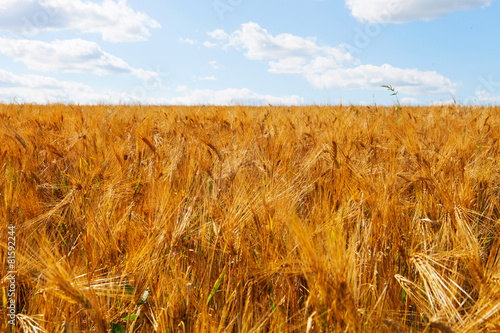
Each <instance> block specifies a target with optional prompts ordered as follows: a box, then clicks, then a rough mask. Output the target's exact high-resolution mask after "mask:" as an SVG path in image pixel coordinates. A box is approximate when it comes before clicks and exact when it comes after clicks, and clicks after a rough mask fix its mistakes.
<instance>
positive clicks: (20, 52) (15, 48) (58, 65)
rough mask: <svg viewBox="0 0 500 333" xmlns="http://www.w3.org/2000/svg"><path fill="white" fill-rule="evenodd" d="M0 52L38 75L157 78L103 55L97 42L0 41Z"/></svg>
mask: <svg viewBox="0 0 500 333" xmlns="http://www.w3.org/2000/svg"><path fill="white" fill-rule="evenodd" d="M0 52H1V53H3V54H5V55H7V56H9V57H11V58H13V59H14V60H15V61H20V62H22V63H24V64H25V65H26V67H28V68H29V69H31V70H35V71H41V72H60V73H94V74H97V75H117V74H128V75H135V76H137V77H139V78H140V79H144V80H147V79H150V78H153V77H156V76H157V74H156V73H155V72H151V71H147V70H143V69H135V68H132V67H130V66H129V65H128V64H127V63H126V62H125V61H124V60H122V59H120V58H118V57H115V56H113V55H111V54H109V53H107V52H104V51H103V50H102V49H101V48H100V46H99V45H98V44H97V43H95V42H91V41H86V40H83V39H71V40H56V41H54V42H52V43H46V42H42V41H35V40H15V39H8V38H0Z"/></svg>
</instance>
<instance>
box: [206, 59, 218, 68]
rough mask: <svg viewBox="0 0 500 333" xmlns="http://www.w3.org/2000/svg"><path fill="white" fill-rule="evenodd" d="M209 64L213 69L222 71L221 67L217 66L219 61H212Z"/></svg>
mask: <svg viewBox="0 0 500 333" xmlns="http://www.w3.org/2000/svg"><path fill="white" fill-rule="evenodd" d="M208 64H209V65H210V67H212V68H213V69H220V66H219V65H217V61H215V60H210V61H209V62H208Z"/></svg>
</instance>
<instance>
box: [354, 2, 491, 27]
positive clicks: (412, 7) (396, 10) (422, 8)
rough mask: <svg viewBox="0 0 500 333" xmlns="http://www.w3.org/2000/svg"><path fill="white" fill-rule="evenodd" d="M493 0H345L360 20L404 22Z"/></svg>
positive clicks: (482, 5)
mask: <svg viewBox="0 0 500 333" xmlns="http://www.w3.org/2000/svg"><path fill="white" fill-rule="evenodd" d="M491 2H493V0H346V5H347V7H349V9H350V10H351V14H352V16H354V17H355V18H356V19H358V20H360V21H368V22H379V23H382V22H389V23H406V22H411V21H415V20H423V21H428V20H432V19H435V18H438V17H442V16H445V15H447V14H449V13H451V12H454V11H458V10H468V9H474V8H478V7H484V6H488V5H489V4H490V3H491Z"/></svg>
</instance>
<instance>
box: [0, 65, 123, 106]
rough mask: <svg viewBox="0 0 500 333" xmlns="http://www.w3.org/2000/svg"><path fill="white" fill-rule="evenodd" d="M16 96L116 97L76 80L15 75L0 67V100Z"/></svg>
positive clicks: (43, 99)
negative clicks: (98, 91) (96, 90)
mask: <svg viewBox="0 0 500 333" xmlns="http://www.w3.org/2000/svg"><path fill="white" fill-rule="evenodd" d="M15 99H16V100H17V99H19V100H20V102H25V103H40V104H43V103H47V102H49V103H55V102H69V103H82V104H95V103H100V102H103V101H107V100H112V99H114V100H116V101H118V100H119V99H120V95H119V94H117V93H113V92H108V93H106V92H105V93H97V92H95V91H94V90H93V88H92V87H90V86H87V85H84V84H82V83H78V82H72V81H59V80H57V79H54V78H51V77H47V76H40V75H23V76H20V75H16V74H13V73H10V72H8V71H5V70H2V69H0V101H2V102H11V101H12V100H15Z"/></svg>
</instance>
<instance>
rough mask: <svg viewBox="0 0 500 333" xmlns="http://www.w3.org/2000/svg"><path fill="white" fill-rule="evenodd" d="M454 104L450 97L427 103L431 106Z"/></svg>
mask: <svg viewBox="0 0 500 333" xmlns="http://www.w3.org/2000/svg"><path fill="white" fill-rule="evenodd" d="M453 104H455V101H454V100H452V99H446V100H441V101H432V102H430V103H429V105H431V106H441V105H453Z"/></svg>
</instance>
